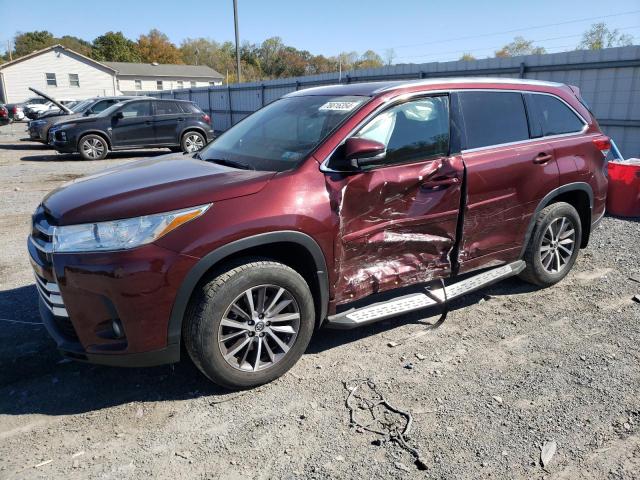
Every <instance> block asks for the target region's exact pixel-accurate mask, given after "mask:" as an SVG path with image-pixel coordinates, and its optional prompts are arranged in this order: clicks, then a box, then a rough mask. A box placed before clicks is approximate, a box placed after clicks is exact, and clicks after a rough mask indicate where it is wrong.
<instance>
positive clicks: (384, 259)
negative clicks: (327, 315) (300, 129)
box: [327, 95, 464, 303]
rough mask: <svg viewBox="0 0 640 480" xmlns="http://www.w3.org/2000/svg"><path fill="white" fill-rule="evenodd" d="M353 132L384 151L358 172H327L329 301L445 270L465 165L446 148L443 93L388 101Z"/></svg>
mask: <svg viewBox="0 0 640 480" xmlns="http://www.w3.org/2000/svg"><path fill="white" fill-rule="evenodd" d="M354 136H355V137H358V138H365V139H368V140H373V141H375V142H379V143H382V144H383V145H385V146H386V151H385V154H384V156H383V158H381V159H380V160H377V161H376V162H377V163H375V164H374V165H370V166H368V167H367V166H365V167H362V168H361V169H360V170H359V171H357V172H353V173H346V174H333V175H327V186H328V188H329V192H330V194H331V200H332V208H333V211H334V214H335V215H336V216H337V219H336V220H337V222H338V224H339V234H338V236H337V238H336V245H335V250H336V260H337V265H338V279H337V284H336V289H335V291H336V301H337V302H339V303H340V302H345V301H349V300H354V299H358V298H361V297H363V296H365V295H368V294H370V293H376V292H378V291H383V290H389V289H392V288H395V287H398V286H406V285H409V284H412V283H419V282H425V281H429V280H432V279H434V278H441V277H445V276H447V275H449V274H450V273H451V261H450V255H449V254H450V252H451V250H452V248H453V247H454V245H455V240H456V228H457V222H458V213H459V210H460V196H461V184H462V177H463V170H464V167H463V163H462V159H461V157H460V156H459V155H455V156H451V155H450V154H449V144H450V135H449V97H448V96H447V95H438V96H430V97H423V98H419V99H415V100H410V101H407V102H404V103H401V104H397V105H395V106H392V107H390V108H388V109H386V110H384V111H382V112H381V113H379V114H378V115H376V116H375V117H374V118H373V119H372V120H370V121H369V122H368V123H366V124H365V125H364V126H363V127H362V128H360V129H359V130H358V131H357V132H356V134H355V135H354ZM342 153H343V152H342V151H341V149H340V148H338V149H337V151H336V152H335V154H334V157H335V156H339V155H341V154H342ZM334 157H332V158H334ZM376 158H378V157H376Z"/></svg>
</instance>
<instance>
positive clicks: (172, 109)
mask: <svg viewBox="0 0 640 480" xmlns="http://www.w3.org/2000/svg"><path fill="white" fill-rule="evenodd" d="M212 138H213V127H212V126H211V118H209V115H206V114H205V113H204V112H203V111H202V110H200V108H198V106H197V105H196V104H194V103H192V102H188V101H182V100H156V99H149V98H143V99H135V100H128V101H125V102H121V103H117V104H115V105H112V106H111V107H109V108H107V109H106V110H103V111H102V112H101V113H99V114H97V115H93V116H90V117H85V118H75V119H73V120H68V121H65V122H59V123H57V124H55V125H54V126H53V127H51V129H50V130H49V137H48V143H49V145H51V146H52V147H53V148H55V149H56V150H57V151H58V152H64V153H74V152H78V153H80V155H81V156H82V158H84V159H85V160H100V159H102V158H104V157H106V156H107V153H108V152H109V150H129V149H135V148H155V147H169V148H170V149H171V150H173V151H179V150H182V151H184V152H196V151H198V150H200V149H201V148H202V147H204V146H205V145H206V144H207V143H208V142H209V141H210V140H211V139H212Z"/></svg>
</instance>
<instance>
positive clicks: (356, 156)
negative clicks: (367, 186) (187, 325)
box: [330, 137, 386, 170]
mask: <svg viewBox="0 0 640 480" xmlns="http://www.w3.org/2000/svg"><path fill="white" fill-rule="evenodd" d="M385 152H386V147H385V146H384V144H382V143H380V142H376V141H375V140H367V139H366V138H356V137H351V138H349V139H347V141H346V142H344V145H342V148H340V149H339V150H338V151H337V152H336V153H337V155H338V157H337V158H336V161H334V162H331V163H332V165H330V166H331V167H336V168H335V169H336V170H355V169H358V168H362V167H366V166H370V165H376V164H379V163H380V162H381V161H382V160H383V159H384V157H385Z"/></svg>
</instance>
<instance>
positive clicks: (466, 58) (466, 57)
mask: <svg viewBox="0 0 640 480" xmlns="http://www.w3.org/2000/svg"><path fill="white" fill-rule="evenodd" d="M475 59H476V57H474V56H473V55H471V54H470V53H463V54H462V56H461V57H460V60H464V61H466V62H470V61H472V60H475Z"/></svg>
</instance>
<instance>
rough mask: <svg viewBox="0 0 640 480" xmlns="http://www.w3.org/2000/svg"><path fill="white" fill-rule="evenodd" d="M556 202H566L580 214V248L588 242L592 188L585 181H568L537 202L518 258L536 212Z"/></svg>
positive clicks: (527, 240)
mask: <svg viewBox="0 0 640 480" xmlns="http://www.w3.org/2000/svg"><path fill="white" fill-rule="evenodd" d="M558 202H566V203H568V204H569V205H571V206H573V207H574V208H575V209H576V210H577V211H578V215H580V222H581V224H582V239H581V241H580V248H585V247H586V246H587V245H588V244H589V236H590V234H591V218H592V216H591V212H592V211H593V189H592V188H591V185H589V184H588V183H585V182H574V183H568V184H566V185H562V186H561V187H558V188H556V189H554V190H551V191H550V192H549V193H548V194H547V195H545V196H544V198H543V199H542V200H541V201H540V203H538V206H537V207H536V210H535V212H534V213H533V216H532V217H531V220H530V221H529V226H528V227H527V232H526V234H525V238H524V243H523V245H522V251H521V252H520V258H522V256H523V255H524V251H525V250H526V248H527V245H528V244H529V240H530V238H531V234H532V233H533V228H534V226H535V223H536V219H537V218H538V214H539V213H540V212H541V211H542V209H543V208H545V207H547V206H549V205H551V204H552V203H558Z"/></svg>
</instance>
